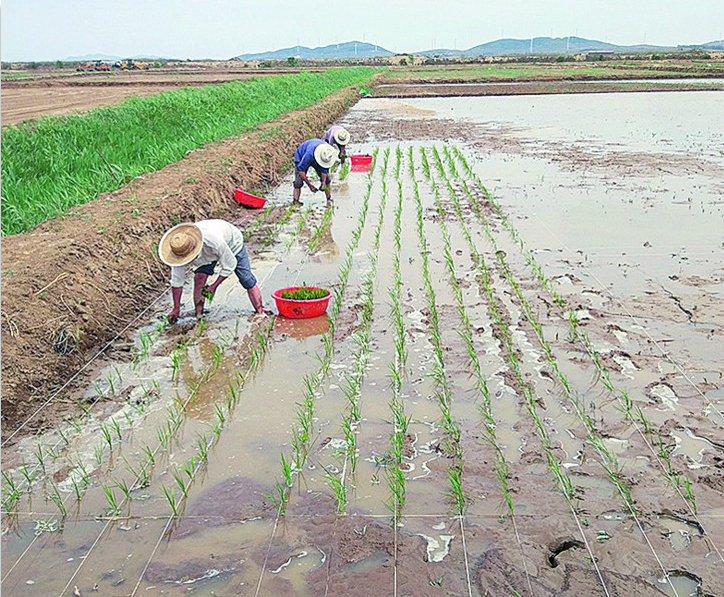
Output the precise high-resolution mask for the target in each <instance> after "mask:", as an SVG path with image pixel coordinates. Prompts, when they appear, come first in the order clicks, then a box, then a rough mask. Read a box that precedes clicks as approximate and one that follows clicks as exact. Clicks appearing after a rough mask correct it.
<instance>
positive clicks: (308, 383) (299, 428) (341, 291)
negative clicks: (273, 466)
mask: <svg viewBox="0 0 724 597" xmlns="http://www.w3.org/2000/svg"><path fill="white" fill-rule="evenodd" d="M376 162H377V151H375V152H374V157H373V160H372V164H371V166H370V170H369V172H368V174H367V188H366V191H365V194H364V196H363V198H362V207H361V208H360V212H359V216H358V218H357V225H356V226H355V228H354V230H353V231H352V235H351V238H350V241H349V243H348V244H347V248H346V250H345V257H344V259H343V261H342V264H341V265H340V267H339V271H338V275H337V282H336V284H334V286H333V287H332V295H333V298H334V300H333V302H332V304H331V306H330V307H329V309H328V311H327V318H328V321H329V331H328V332H326V333H325V334H323V335H322V350H321V351H320V352H319V353H317V360H318V361H319V368H318V369H317V371H316V372H315V373H313V374H310V375H305V376H304V390H303V399H302V402H299V403H297V406H298V411H297V420H296V423H295V424H294V427H293V429H292V441H291V445H292V451H293V454H292V455H291V457H289V458H286V457H285V456H284V454H283V453H282V454H281V456H280V460H281V465H282V476H283V479H284V480H283V481H278V480H277V481H275V483H274V492H273V493H272V494H271V495H270V496H269V497H270V498H271V499H272V500H273V501H274V502H275V504H276V505H277V508H278V511H279V513H280V514H281V515H283V514H284V513H285V512H286V508H287V504H288V502H289V495H290V492H291V489H292V487H293V485H294V477H295V475H297V474H299V473H301V472H302V470H303V469H304V465H305V464H306V462H307V458H308V456H309V449H310V445H311V439H312V433H313V421H314V405H315V401H316V398H317V395H318V394H319V392H320V388H321V386H322V384H323V383H324V380H325V379H326V378H327V374H328V372H329V367H330V366H331V364H332V359H333V357H334V342H335V332H336V322H337V318H338V316H339V313H340V310H341V308H342V299H343V298H344V295H345V292H346V290H347V285H348V282H349V275H350V272H351V271H352V263H353V260H354V252H355V251H356V250H357V247H358V245H359V241H360V237H361V236H362V230H363V229H364V226H365V223H366V221H367V211H368V209H369V202H370V195H371V193H372V185H373V180H374V179H373V176H374V172H375V165H376Z"/></svg>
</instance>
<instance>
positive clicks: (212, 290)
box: [201, 284, 217, 301]
mask: <svg viewBox="0 0 724 597" xmlns="http://www.w3.org/2000/svg"><path fill="white" fill-rule="evenodd" d="M216 288H217V287H216V285H215V284H211V285H209V286H204V289H203V290H202V291H201V296H202V297H203V298H206V299H209V300H210V301H211V300H213V298H214V294H216Z"/></svg>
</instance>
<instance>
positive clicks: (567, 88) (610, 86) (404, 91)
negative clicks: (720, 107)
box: [375, 80, 724, 98]
mask: <svg viewBox="0 0 724 597" xmlns="http://www.w3.org/2000/svg"><path fill="white" fill-rule="evenodd" d="M722 89H724V83H719V82H717V83H706V82H697V81H686V82H676V83H671V82H657V81H656V80H651V81H645V82H641V81H631V82H625V81H605V82H603V81H577V82H574V81H570V82H566V81H530V82H520V83H488V84H485V83H465V84H462V83H461V84H457V85H451V84H445V83H435V84H432V83H430V84H408V85H406V84H389V83H388V84H382V85H378V86H377V87H376V88H375V96H376V97H397V98H405V97H409V98H412V97H464V96H485V95H548V94H559V93H620V92H647V91H712V90H722Z"/></svg>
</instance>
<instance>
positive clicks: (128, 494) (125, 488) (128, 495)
mask: <svg viewBox="0 0 724 597" xmlns="http://www.w3.org/2000/svg"><path fill="white" fill-rule="evenodd" d="M116 487H118V489H120V490H121V491H122V492H123V495H124V496H125V499H126V500H128V501H130V500H131V499H133V498H132V497H131V489H132V488H131V487H129V486H128V483H126V481H125V479H121V480H120V481H117V482H116Z"/></svg>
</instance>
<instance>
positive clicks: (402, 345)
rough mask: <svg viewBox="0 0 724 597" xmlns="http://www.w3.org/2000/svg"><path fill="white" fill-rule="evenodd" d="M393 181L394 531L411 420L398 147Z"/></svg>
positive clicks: (390, 465) (389, 473) (390, 469)
mask: <svg viewBox="0 0 724 597" xmlns="http://www.w3.org/2000/svg"><path fill="white" fill-rule="evenodd" d="M395 154H396V155H395V181H396V182H397V204H396V206H395V223H394V228H393V236H394V250H393V253H392V269H393V281H392V286H391V288H390V290H389V296H390V315H391V319H392V327H393V329H394V340H393V342H394V345H395V354H394V356H393V358H392V360H391V361H390V363H389V368H390V374H389V377H390V386H391V389H392V398H391V399H390V411H391V412H392V421H391V424H392V433H391V435H390V448H389V453H388V457H387V459H386V467H385V477H386V480H387V485H388V487H389V489H390V495H389V498H388V500H387V507H388V508H389V510H390V512H391V513H392V514H393V517H394V519H395V520H394V521H395V528H396V527H397V520H398V518H399V516H400V514H401V513H402V508H403V507H404V505H405V497H406V479H405V473H404V472H403V469H402V466H403V462H402V453H403V449H404V446H405V441H406V438H407V430H408V427H409V424H410V419H409V418H408V417H406V416H405V406H404V403H403V401H402V380H403V379H404V378H405V377H406V376H407V370H406V365H407V346H406V339H405V334H406V332H405V322H404V319H403V317H402V269H401V266H400V253H401V251H402V205H403V202H402V180H401V179H400V167H401V163H402V150H401V149H400V147H399V146H398V147H397V149H396V152H395Z"/></svg>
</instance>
